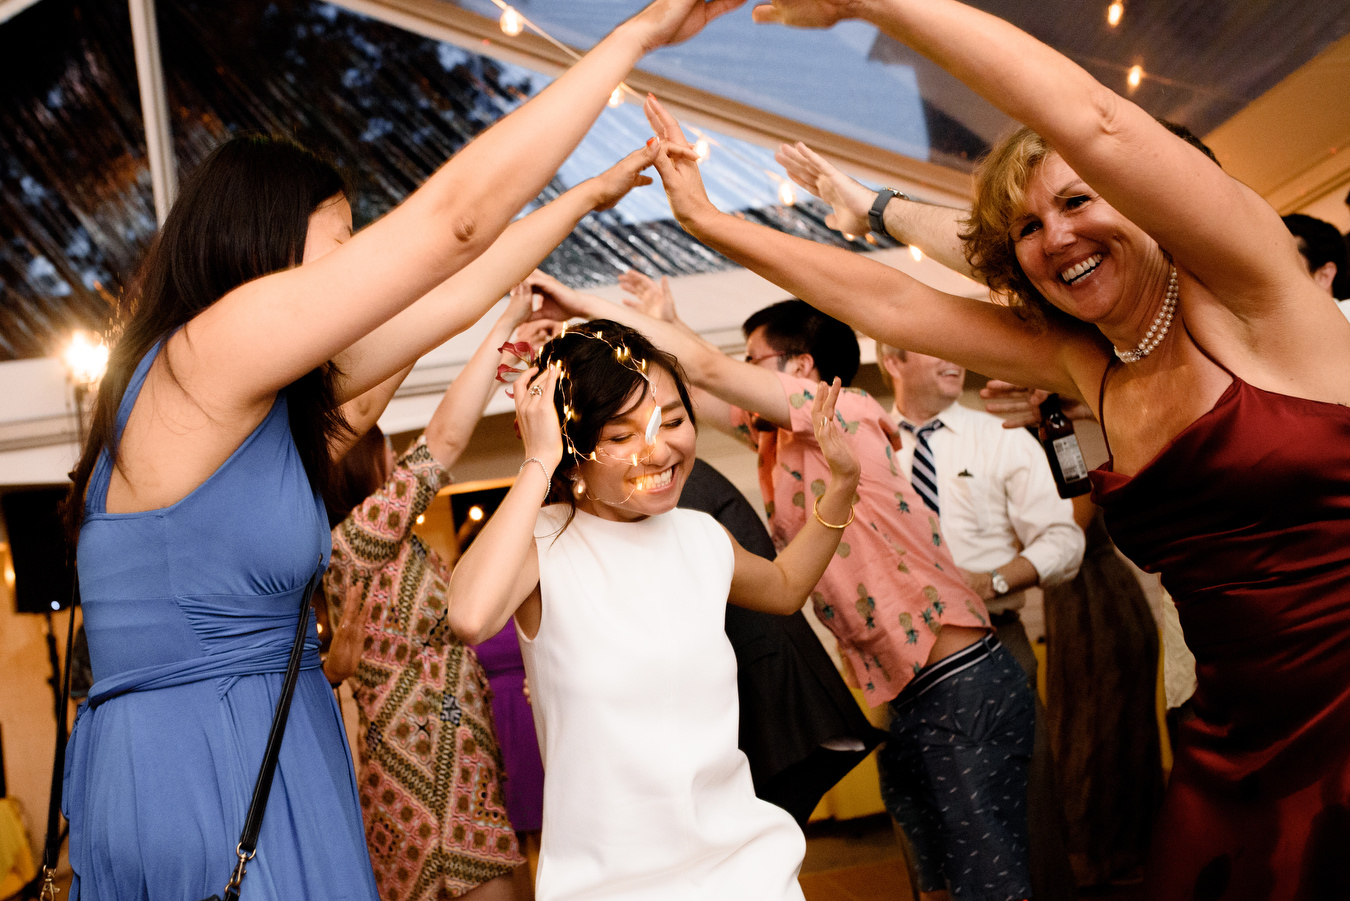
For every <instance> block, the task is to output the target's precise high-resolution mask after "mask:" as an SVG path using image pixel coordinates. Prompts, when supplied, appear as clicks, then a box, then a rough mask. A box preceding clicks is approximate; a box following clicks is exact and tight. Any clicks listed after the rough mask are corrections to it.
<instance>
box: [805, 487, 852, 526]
mask: <svg viewBox="0 0 1350 901" xmlns="http://www.w3.org/2000/svg"><path fill="white" fill-rule="evenodd" d="M824 496H825V495H823V494H822V495H821V496H820V497H817V498H816V502H815V503H814V504H813V505H812V506H811V512H812V513H814V514H816V522H818V523H820V524H821V525H822V526H824V527H825V528H827V529H847V528H848V527H849V524H850V523H852V522H853V513H854V510H853V505H852V504H849V505H848V522H846V523H844V524H843V525H842V526H836V525H835V524H834V523H832V522H826V521H825V520H823V519H821V518H820V498H821V497H824Z"/></svg>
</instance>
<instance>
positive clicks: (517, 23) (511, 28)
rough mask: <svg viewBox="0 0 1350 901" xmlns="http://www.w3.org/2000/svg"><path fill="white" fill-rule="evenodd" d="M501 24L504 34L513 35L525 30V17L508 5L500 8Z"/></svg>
mask: <svg viewBox="0 0 1350 901" xmlns="http://www.w3.org/2000/svg"><path fill="white" fill-rule="evenodd" d="M501 26H502V32H503V33H504V34H506V35H507V36H508V37H515V36H516V35H518V34H520V33H521V32H522V31H524V30H525V17H524V16H522V15H521V14H520V13H519V12H518V11H517V10H516V8H515V7H514V6H508V7H507V8H506V9H504V10H502V19H501Z"/></svg>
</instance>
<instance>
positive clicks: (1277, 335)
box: [754, 0, 1350, 401]
mask: <svg viewBox="0 0 1350 901" xmlns="http://www.w3.org/2000/svg"><path fill="white" fill-rule="evenodd" d="M754 15H755V18H756V20H757V21H761V22H780V23H784V24H791V25H798V26H803V27H827V26H828V25H831V24H833V23H834V22H836V21H839V20H840V19H844V18H861V19H865V20H867V21H869V22H872V23H873V24H875V25H877V26H878V27H879V28H880V29H881V30H882V31H884V32H886V33H887V34H888V35H890V36H891V37H894V38H896V39H897V40H899V41H902V42H904V43H905V44H907V45H909V46H910V47H912V48H914V49H915V50H917V51H918V52H920V53H922V54H923V55H924V56H926V57H928V58H929V59H931V60H933V61H934V62H935V63H937V64H938V65H940V66H942V67H943V68H944V69H946V70H947V71H948V72H950V73H951V74H953V75H954V76H956V77H957V78H959V79H960V80H961V81H963V82H964V83H965V84H966V85H967V86H968V87H970V88H972V89H973V90H974V91H975V92H976V93H978V94H980V95H981V96H982V97H984V98H985V99H986V100H988V101H990V102H991V103H993V104H994V105H995V106H997V107H998V108H999V109H1001V110H1002V111H1003V112H1005V113H1007V114H1008V115H1009V116H1011V117H1012V118H1014V119H1016V120H1017V121H1019V122H1023V123H1026V124H1027V125H1029V126H1030V127H1031V128H1032V129H1033V130H1035V131H1036V132H1037V133H1039V134H1041V135H1042V136H1043V137H1044V138H1045V139H1046V140H1047V141H1048V142H1049V144H1050V145H1051V146H1053V147H1054V148H1055V149H1056V151H1057V152H1058V153H1059V154H1060V155H1061V156H1063V158H1064V160H1065V161H1066V162H1067V163H1068V165H1069V166H1070V167H1071V168H1072V169H1073V170H1074V171H1075V172H1076V173H1077V174H1078V175H1079V176H1080V177H1081V178H1082V179H1083V180H1084V181H1085V182H1086V184H1087V185H1088V186H1090V189H1091V191H1093V192H1096V193H1097V194H1099V195H1100V196H1101V197H1102V198H1103V199H1105V200H1106V201H1107V202H1108V203H1110V204H1111V206H1113V207H1114V208H1115V209H1116V210H1118V211H1120V213H1122V214H1123V215H1124V216H1125V217H1126V218H1127V219H1129V220H1130V221H1131V222H1134V223H1135V224H1137V225H1138V226H1139V227H1140V228H1142V229H1143V230H1144V231H1145V232H1147V233H1148V234H1149V235H1150V236H1152V237H1153V238H1154V240H1156V241H1157V242H1158V243H1159V245H1161V246H1162V247H1163V248H1166V250H1167V251H1168V252H1170V253H1171V254H1172V256H1173V258H1174V260H1175V262H1176V265H1177V267H1178V269H1179V270H1180V271H1181V273H1182V311H1183V314H1184V316H1185V319H1186V324H1187V327H1188V328H1189V329H1190V331H1191V333H1192V334H1193V335H1194V337H1195V339H1196V341H1198V342H1199V343H1200V344H1201V345H1202V346H1204V347H1206V348H1208V349H1209V350H1210V351H1211V352H1212V353H1215V354H1217V355H1219V356H1220V357H1221V358H1225V361H1226V362H1228V363H1229V365H1232V366H1237V367H1238V368H1241V369H1245V370H1246V371H1247V372H1248V373H1250V374H1251V375H1252V376H1255V377H1257V378H1259V379H1264V380H1265V381H1267V382H1268V383H1270V384H1271V385H1272V387H1276V386H1278V389H1279V390H1285V391H1289V392H1291V393H1297V394H1300V396H1316V397H1318V398H1320V399H1325V400H1340V401H1345V400H1350V389H1347V388H1346V387H1345V386H1344V380H1343V379H1340V380H1339V381H1338V380H1337V378H1336V375H1335V374H1333V373H1332V372H1331V371H1330V367H1329V366H1319V367H1317V368H1316V369H1315V370H1312V371H1310V369H1309V367H1308V361H1309V360H1310V359H1313V360H1322V359H1332V358H1335V356H1336V355H1337V352H1338V351H1339V352H1343V350H1344V346H1345V344H1346V340H1345V339H1346V334H1347V333H1346V330H1345V328H1344V324H1343V323H1342V324H1341V325H1337V324H1336V323H1335V322H1334V321H1333V317H1332V316H1331V315H1330V314H1329V312H1334V311H1327V310H1326V309H1325V308H1324V307H1325V303H1324V302H1322V303H1321V304H1319V302H1318V297H1317V296H1316V290H1315V285H1314V284H1313V283H1312V281H1311V279H1310V278H1309V277H1308V275H1307V272H1306V270H1300V261H1299V259H1298V254H1297V249H1296V247H1295V246H1294V243H1293V239H1292V238H1291V237H1290V236H1289V235H1288V234H1286V233H1282V231H1281V227H1282V223H1281V222H1280V219H1279V216H1278V215H1277V214H1276V212H1275V211H1274V210H1273V209H1272V208H1271V207H1270V206H1269V205H1268V204H1267V203H1265V201H1263V200H1262V199H1261V198H1260V197H1259V196H1257V195H1256V194H1255V193H1254V192H1253V191H1251V190H1250V189H1249V188H1247V187H1246V186H1245V185H1242V184H1241V183H1240V182H1238V181H1236V180H1235V179H1233V178H1231V177H1230V176H1228V175H1227V174H1225V173H1224V172H1223V171H1222V170H1221V169H1220V168H1219V167H1218V166H1215V165H1214V164H1213V163H1212V162H1211V161H1210V160H1208V159H1207V158H1206V157H1205V156H1204V155H1203V154H1202V153H1201V152H1200V151H1199V150H1197V149H1196V148H1194V147H1191V146H1190V145H1188V144H1187V143H1186V142H1185V141H1183V140H1181V139H1180V138H1178V137H1176V136H1174V135H1172V134H1171V133H1169V132H1168V131H1167V130H1166V129H1165V128H1163V126H1161V125H1160V124H1158V123H1157V122H1156V121H1154V120H1153V118H1152V117H1151V116H1149V115H1148V114H1147V113H1146V112H1144V111H1143V110H1142V109H1140V108H1139V107H1137V106H1136V105H1134V104H1133V103H1131V102H1129V101H1127V100H1125V99H1124V98H1122V97H1120V96H1119V95H1117V94H1115V93H1114V92H1112V91H1110V90H1108V89H1107V88H1105V87H1104V86H1102V85H1101V84H1100V83H1098V82H1097V81H1096V80H1095V79H1093V78H1092V77H1091V76H1090V75H1089V74H1088V73H1087V72H1085V71H1084V70H1083V69H1082V68H1081V67H1079V66H1078V65H1076V64H1075V63H1073V62H1072V61H1070V60H1069V59H1067V58H1066V57H1064V56H1063V55H1061V54H1059V53H1057V52H1056V51H1054V50H1052V49H1051V48H1050V47H1048V46H1046V45H1045V44H1043V43H1041V42H1040V41H1037V40H1036V39H1034V38H1032V37H1031V36H1030V35H1028V34H1026V33H1025V32H1022V31H1020V30H1019V29H1017V28H1015V27H1013V26H1012V25H1010V24H1009V23H1007V22H1005V21H1003V20H1001V19H998V18H996V17H994V16H991V15H988V14H986V13H984V12H981V11H979V10H976V9H973V8H971V7H968V6H965V5H963V4H960V3H957V2H955V0H774V2H773V3H772V4H763V5H760V6H758V7H756V8H755V10H754ZM1287 231H1288V230H1287V229H1284V232H1287ZM938 355H939V356H945V357H946V358H947V359H952V360H957V359H958V358H957V357H956V356H954V355H952V354H941V353H939V354H938ZM986 371H991V372H992V371H993V370H986ZM1011 381H1014V382H1020V383H1022V384H1028V383H1032V384H1045V383H1044V382H1038V381H1036V380H1034V379H1017V378H1013V379H1011ZM1046 386H1047V387H1049V385H1046ZM1093 400H1094V401H1095V397H1094V398H1093Z"/></svg>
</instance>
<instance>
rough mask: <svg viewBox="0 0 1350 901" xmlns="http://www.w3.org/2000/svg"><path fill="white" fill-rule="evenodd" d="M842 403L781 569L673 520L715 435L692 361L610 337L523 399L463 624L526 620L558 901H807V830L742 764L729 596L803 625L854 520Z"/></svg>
mask: <svg viewBox="0 0 1350 901" xmlns="http://www.w3.org/2000/svg"><path fill="white" fill-rule="evenodd" d="M541 371H542V374H540V372H541ZM525 386H528V388H527V387H525ZM839 390H840V389H839V384H838V382H837V381H836V382H835V384H834V385H833V386H830V387H827V386H826V385H825V384H824V383H821V384H820V385H819V390H818V391H817V395H816V397H815V399H814V406H813V408H812V419H813V422H814V423H815V431H816V437H817V439H818V440H819V442H820V445H821V448H822V450H823V451H824V452H825V455H826V457H827V459H828V460H829V464H830V473H831V481H830V484H829V485H828V486H827V487H826V488H825V490H824V493H823V494H821V495H819V497H818V498H817V501H816V506H815V513H816V515H815V516H814V517H812V518H811V519H809V520H808V522H807V524H806V526H805V528H803V529H802V531H801V532H800V533H799V534H798V535H797V537H796V538H795V539H794V540H793V541H792V543H791V544H789V545H788V546H787V547H786V548H784V549H783V552H782V553H781V554H779V556H778V558H777V560H775V561H773V562H769V561H766V560H764V559H762V558H760V557H756V556H754V555H753V554H750V553H748V552H747V551H745V550H743V549H742V548H741V547H740V545H738V544H737V543H736V541H735V539H734V538H732V537H731V536H730V534H729V533H728V532H727V531H726V530H725V529H723V528H722V526H720V525H718V524H717V522H716V521H715V520H713V519H712V518H711V517H709V516H707V515H706V514H704V513H699V512H696V511H692V510H679V509H676V506H675V505H676V502H677V501H678V500H679V497H680V491H681V489H682V488H683V486H684V481H685V479H686V478H687V477H688V475H689V471H690V469H692V467H693V464H694V445H695V440H696V432H695V429H694V417H693V411H692V405H691V404H690V401H689V394H688V391H687V389H686V387H685V384H684V381H683V379H682V377H681V375H680V372H679V364H678V363H677V362H676V361H675V359H674V358H673V357H670V356H668V355H666V354H664V353H662V352H661V351H659V350H657V349H656V348H655V347H653V346H652V345H651V344H650V342H648V341H647V340H646V339H645V338H644V337H643V336H642V335H640V334H639V333H637V332H635V331H633V330H631V329H628V328H625V327H624V326H621V325H619V324H617V323H613V322H606V321H594V322H590V323H587V324H585V325H583V326H581V327H579V328H577V329H572V330H569V331H568V332H567V333H566V334H564V335H562V336H561V337H559V338H556V339H554V340H553V341H552V342H550V343H549V344H548V345H546V346H545V348H544V351H543V353H542V355H541V358H540V365H539V367H534V368H531V369H529V370H527V371H526V372H525V373H524V375H523V376H522V377H521V378H520V380H519V381H517V382H516V415H517V422H518V424H519V427H520V432H521V435H522V437H523V439H524V442H525V451H526V454H527V459H526V460H525V463H524V464H523V465H522V467H521V471H520V475H519V477H518V478H517V479H516V482H515V485H514V486H513V487H512V488H511V490H510V492H509V493H508V494H507V496H506V499H505V500H504V501H503V502H502V504H501V506H500V507H499V508H498V510H497V512H496V514H495V515H494V516H493V517H492V519H491V521H490V522H489V523H488V524H487V526H486V527H485V528H484V529H483V532H482V534H481V535H480V536H479V537H478V539H477V540H476V541H475V542H474V544H473V545H472V546H471V547H470V548H469V550H468V551H467V552H466V553H465V555H464V557H463V558H461V559H460V561H459V564H458V566H457V567H456V569H455V572H454V576H453V579H452V581H451V584H450V621H451V625H452V626H453V628H454V630H455V632H456V633H458V634H459V635H460V637H461V638H463V639H464V640H465V641H466V642H470V643H476V642H478V641H481V640H483V639H484V638H486V637H488V636H490V635H493V634H495V633H496V632H497V631H498V630H499V629H501V628H502V627H503V626H504V625H505V624H506V622H507V621H508V620H509V619H510V617H511V616H512V615H514V616H515V618H516V624H517V630H518V634H519V636H520V640H521V646H522V650H523V652H524V657H525V666H526V672H527V674H528V676H529V682H530V692H531V696H532V701H533V709H534V719H535V726H536V728H537V730H538V732H539V744H540V748H541V749H542V750H543V755H544V768H545V774H546V778H545V782H544V830H543V839H542V847H541V851H540V858H539V873H538V883H537V886H536V896H537V898H538V899H540V901H563V899H566V901H583V899H584V901H598V899H620V898H622V899H625V901H630V899H637V901H658V899H660V901H665V899H671V901H674V899H695V898H697V899H728V901H733V899H734V901H759V899H763V901H780V899H794V901H800V899H801V898H802V892H801V888H800V887H799V886H798V883H797V873H798V870H799V869H800V867H801V862H802V855H803V853H804V851H805V840H804V838H803V837H802V833H801V830H800V829H799V828H798V827H797V825H796V823H795V822H794V821H793V819H792V817H791V816H790V815H788V814H787V813H786V812H785V811H783V810H781V809H779V808H777V807H774V806H773V805H771V804H769V803H767V802H765V801H761V800H759V799H758V798H756V797H755V794H754V787H753V785H752V784H751V780H750V769H749V765H748V764H747V762H746V759H745V756H744V755H743V754H742V753H741V752H740V750H739V749H738V748H737V747H736V736H737V718H738V715H739V711H738V707H737V696H736V661H735V657H734V656H733V654H732V651H731V645H730V644H729V643H728V641H727V638H726V633H725V632H724V631H723V620H724V617H725V613H726V607H725V605H726V603H727V601H728V600H729V601H730V602H731V603H733V604H739V605H741V606H743V607H748V608H751V609H754V610H763V611H768V612H772V613H782V614H788V613H792V612H795V611H796V610H798V609H800V608H801V607H802V605H803V604H804V603H805V601H806V599H807V597H808V596H809V594H810V592H811V591H812V590H813V589H814V588H815V585H816V583H817V582H818V581H819V579H820V577H821V575H822V574H823V573H824V572H825V567H826V566H827V565H828V563H829V562H830V558H831V557H832V556H833V554H834V551H835V549H836V548H837V547H838V545H839V537H840V533H841V527H842V525H844V524H846V523H847V522H849V521H851V520H852V516H853V513H852V502H853V497H854V489H855V488H856V487H857V481H858V462H857V458H856V457H855V456H854V454H853V451H852V449H851V448H850V447H849V445H848V442H847V440H846V439H845V437H844V434H843V430H842V429H841V428H840V427H839V424H838V421H837V420H836V418H835V416H834V405H835V399H836V398H837V397H838V393H839ZM560 418H561V419H562V420H563V421H565V422H566V424H567V428H566V429H562V428H560V427H559V420H560ZM541 501H553V503H549V504H547V505H546V506H544V507H543V508H542V509H541V508H540V502H541Z"/></svg>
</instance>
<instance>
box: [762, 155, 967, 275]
mask: <svg viewBox="0 0 1350 901" xmlns="http://www.w3.org/2000/svg"><path fill="white" fill-rule="evenodd" d="M774 159H776V160H778V162H779V164H780V165H782V167H783V169H784V170H786V172H787V174H788V177H790V178H791V179H792V180H793V181H795V182H796V183H797V184H799V185H801V186H802V187H803V188H805V189H806V190H808V191H810V192H811V193H812V194H814V195H816V196H817V197H819V198H820V199H821V200H823V201H825V202H826V203H828V204H829V205H830V206H831V207H833V208H834V209H833V211H832V212H831V213H830V214H829V215H827V216H826V217H825V224H826V225H828V226H829V227H830V228H834V229H838V230H839V231H841V232H843V233H844V234H846V235H865V234H867V233H868V231H870V230H872V223H871V221H870V220H869V218H868V213H869V212H870V211H871V209H872V204H873V203H874V202H875V201H876V199H877V192H875V191H873V190H872V189H871V188H869V187H867V186H866V185H864V184H862V183H861V182H859V181H857V180H856V179H852V178H849V177H848V176H847V175H845V174H844V173H842V172H840V171H839V170H838V169H837V168H835V166H834V165H833V164H832V163H831V162H830V161H829V160H827V159H825V158H824V157H823V156H821V155H820V154H818V153H816V152H815V151H814V150H812V149H811V148H810V147H807V146H806V145H805V144H803V143H801V142H800V141H798V142H797V143H796V144H784V145H782V146H781V147H779V148H778V152H777V153H776V154H774ZM967 215H968V211H966V210H958V209H956V208H955V207H948V206H936V205H934V204H931V203H920V202H918V201H917V200H911V199H909V198H906V197H892V198H891V199H890V200H889V201H888V202H887V204H886V206H885V207H884V208H883V209H882V214H881V219H882V224H883V225H885V226H886V234H888V235H890V236H891V237H892V238H895V239H896V240H897V241H903V242H904V243H905V244H909V245H912V246H914V247H917V248H919V249H920V250H922V251H923V252H924V253H926V254H928V256H930V257H932V258H933V259H934V260H937V261H938V262H939V263H941V264H942V265H944V266H946V267H947V268H948V269H951V270H952V271H953V272H959V273H961V274H962V275H964V276H965V277H966V278H972V279H977V280H978V278H977V276H976V275H975V273H974V271H973V270H972V269H971V268H970V262H969V261H968V260H967V259H966V252H965V248H964V245H963V244H962V243H961V229H962V227H963V226H964V225H965V220H966V216H967Z"/></svg>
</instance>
